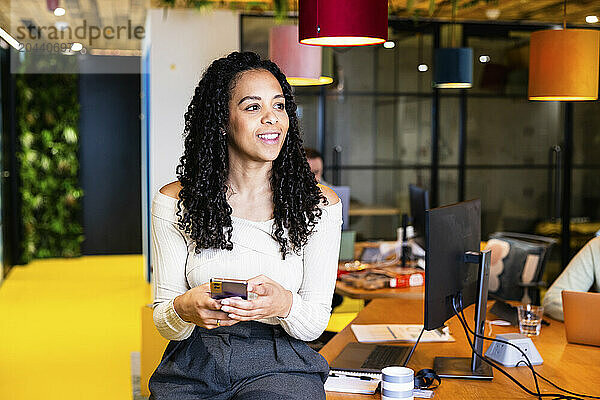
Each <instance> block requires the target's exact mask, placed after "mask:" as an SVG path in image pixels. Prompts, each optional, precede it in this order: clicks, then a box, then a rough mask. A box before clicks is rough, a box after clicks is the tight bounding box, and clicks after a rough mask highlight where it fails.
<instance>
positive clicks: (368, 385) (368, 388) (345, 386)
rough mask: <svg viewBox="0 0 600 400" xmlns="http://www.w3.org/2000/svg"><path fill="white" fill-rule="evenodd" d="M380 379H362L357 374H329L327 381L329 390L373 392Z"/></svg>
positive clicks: (326, 385) (326, 384)
mask: <svg viewBox="0 0 600 400" xmlns="http://www.w3.org/2000/svg"><path fill="white" fill-rule="evenodd" d="M379 382H380V379H371V380H362V379H360V377H357V376H343V375H339V376H329V377H328V378H327V380H326V381H325V390H326V391H328V392H343V393H360V394H373V393H375V391H376V390H377V386H378V385H379Z"/></svg>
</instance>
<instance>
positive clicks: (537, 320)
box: [517, 304, 544, 336]
mask: <svg viewBox="0 0 600 400" xmlns="http://www.w3.org/2000/svg"><path fill="white" fill-rule="evenodd" d="M517 308H518V310H519V330H520V331H521V334H522V335H527V336H537V335H539V334H540V329H541V328H542V315H544V307H542V306H532V305H531V304H525V305H522V306H518V307H517Z"/></svg>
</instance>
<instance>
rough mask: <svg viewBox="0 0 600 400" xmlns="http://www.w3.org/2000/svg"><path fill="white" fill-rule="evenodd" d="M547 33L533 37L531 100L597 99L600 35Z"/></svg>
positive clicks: (590, 32)
mask: <svg viewBox="0 0 600 400" xmlns="http://www.w3.org/2000/svg"><path fill="white" fill-rule="evenodd" d="M564 9H565V11H564V17H565V22H564V23H563V29H558V30H544V31H538V32H534V33H532V34H531V40H530V47H529V100H542V101H584V100H597V99H598V73H599V71H598V53H599V50H598V49H599V47H600V31H597V30H591V29H566V1H565V7H564Z"/></svg>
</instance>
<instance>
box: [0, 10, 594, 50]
mask: <svg viewBox="0 0 600 400" xmlns="http://www.w3.org/2000/svg"><path fill="white" fill-rule="evenodd" d="M46 1H47V0H0V26H1V27H3V28H4V29H5V30H8V31H9V32H11V33H12V34H13V35H16V32H17V30H18V28H19V27H21V29H23V28H25V27H27V26H37V27H46V29H47V28H48V27H53V26H54V27H56V25H55V24H56V23H57V22H58V23H63V24H65V23H66V24H68V26H70V27H71V28H72V29H74V28H75V27H79V26H82V25H83V23H84V22H85V23H86V24H87V26H90V25H93V26H97V27H101V28H104V27H108V26H112V27H115V28H116V27H119V26H127V25H128V24H129V21H131V25H132V26H133V27H135V26H143V25H144V21H145V16H146V10H147V9H148V8H149V7H151V6H152V7H157V6H159V5H160V4H161V0H58V2H59V5H60V7H63V8H65V9H66V14H65V15H64V16H62V17H56V16H55V15H54V14H53V13H52V12H51V11H49V10H48V8H47V6H46ZM457 1H458V7H457V10H456V19H457V20H460V21H491V20H497V21H517V22H525V23H528V22H551V23H560V22H562V19H563V18H562V15H563V1H561V0H495V1H494V0H479V1H478V0H457ZM434 2H435V8H434V10H433V13H432V14H430V10H429V6H430V0H389V2H388V4H389V9H390V15H394V16H398V17H414V16H416V15H418V16H420V17H423V18H436V19H440V20H449V19H451V17H452V1H451V0H434ZM232 3H235V5H233V4H232ZM176 4H177V6H178V7H183V6H184V5H185V0H176ZM215 4H216V6H217V7H232V6H234V7H237V8H241V9H245V10H247V11H258V12H260V11H265V10H266V11H268V10H270V9H272V7H273V0H262V1H261V0H235V1H234V0H215ZM297 4H298V0H289V9H290V10H292V11H294V10H297ZM587 15H598V16H600V1H599V0H569V1H568V2H567V22H568V23H570V24H580V25H586V23H585V17H586V16H587ZM596 25H597V26H598V27H600V24H596ZM590 26H591V25H590ZM123 36H125V37H121V38H120V39H117V38H114V39H106V38H104V39H103V38H100V39H97V40H95V41H93V43H92V44H91V45H90V44H89V43H84V45H85V46H86V48H97V49H139V48H140V44H141V43H140V41H139V40H137V39H135V38H129V37H126V35H123Z"/></svg>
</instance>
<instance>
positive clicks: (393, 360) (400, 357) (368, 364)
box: [361, 346, 409, 369]
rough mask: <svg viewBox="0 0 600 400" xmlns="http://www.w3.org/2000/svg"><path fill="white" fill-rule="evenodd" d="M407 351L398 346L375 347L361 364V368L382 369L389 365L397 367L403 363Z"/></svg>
mask: <svg viewBox="0 0 600 400" xmlns="http://www.w3.org/2000/svg"><path fill="white" fill-rule="evenodd" d="M408 351H409V350H408V349H407V348H406V347H399V346H375V349H373V351H372V352H371V354H369V357H367V359H366V360H365V362H363V363H362V365H361V368H366V369H382V368H384V367H387V366H389V365H398V363H399V361H404V355H405V354H406V353H407V352H408Z"/></svg>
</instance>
